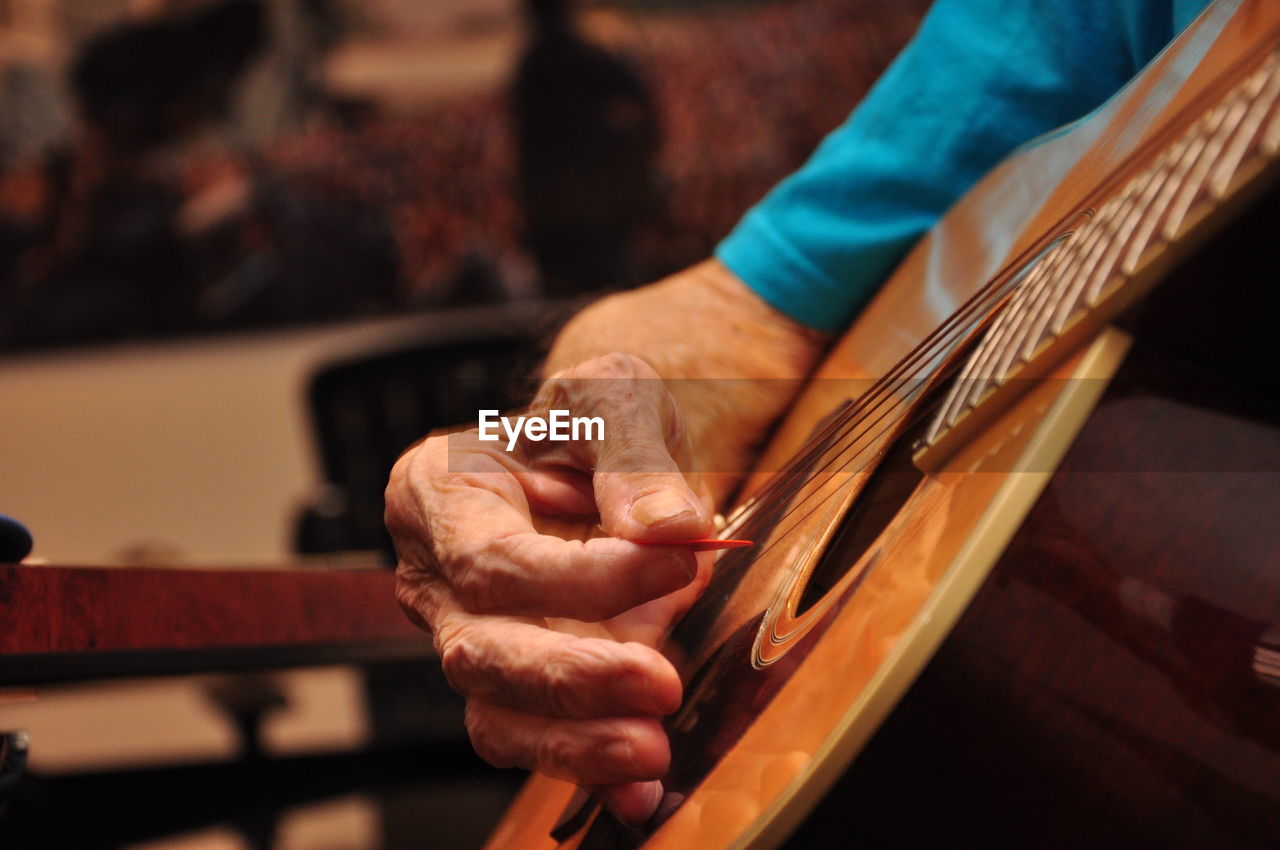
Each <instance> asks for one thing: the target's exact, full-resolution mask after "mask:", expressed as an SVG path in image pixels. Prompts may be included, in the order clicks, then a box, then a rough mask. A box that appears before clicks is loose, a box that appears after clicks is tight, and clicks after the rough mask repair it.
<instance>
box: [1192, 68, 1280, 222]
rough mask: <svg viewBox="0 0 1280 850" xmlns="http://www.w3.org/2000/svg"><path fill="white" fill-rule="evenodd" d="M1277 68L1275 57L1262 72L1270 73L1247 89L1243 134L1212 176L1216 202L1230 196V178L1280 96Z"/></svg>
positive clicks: (1241, 127) (1235, 141)
mask: <svg viewBox="0 0 1280 850" xmlns="http://www.w3.org/2000/svg"><path fill="white" fill-rule="evenodd" d="M1278 65H1280V61H1278V60H1277V59H1276V58H1273V59H1272V60H1271V61H1270V62H1268V63H1267V66H1266V67H1265V68H1264V69H1263V71H1265V72H1267V73H1259V74H1257V75H1255V76H1254V77H1253V78H1252V79H1251V80H1250V81H1249V86H1248V87H1249V90H1250V92H1251V94H1250V96H1251V97H1252V98H1253V103H1252V104H1251V105H1250V106H1249V111H1248V113H1246V114H1245V117H1244V120H1243V121H1241V125H1240V131H1239V132H1238V133H1237V134H1236V136H1235V138H1234V139H1232V141H1231V144H1230V146H1228V148H1227V150H1226V152H1225V153H1224V154H1223V156H1222V159H1221V160H1220V161H1219V162H1218V164H1217V165H1216V166H1215V167H1214V169H1213V173H1212V174H1211V175H1209V196H1210V197H1212V198H1213V199H1214V200H1215V201H1218V200H1221V199H1222V198H1223V196H1225V195H1226V194H1227V187H1228V186H1229V185H1230V183H1231V178H1232V177H1234V176H1235V174H1236V171H1237V170H1238V169H1239V167H1240V163H1241V161H1242V160H1243V159H1244V157H1245V155H1246V154H1247V153H1248V152H1249V149H1250V148H1251V147H1252V146H1253V144H1254V142H1255V141H1256V140H1257V137H1258V133H1259V132H1260V131H1261V130H1262V127H1263V122H1264V121H1265V120H1266V116H1267V113H1268V112H1269V111H1270V110H1271V108H1272V106H1273V105H1274V104H1275V102H1276V99H1277V98H1278V97H1280V74H1278V73H1276V70H1277V66H1278ZM1255 81H1256V82H1255Z"/></svg>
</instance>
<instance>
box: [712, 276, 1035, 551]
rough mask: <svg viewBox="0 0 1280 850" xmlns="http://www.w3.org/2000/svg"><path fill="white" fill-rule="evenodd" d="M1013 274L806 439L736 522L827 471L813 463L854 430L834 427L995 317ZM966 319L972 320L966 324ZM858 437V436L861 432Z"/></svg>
mask: <svg viewBox="0 0 1280 850" xmlns="http://www.w3.org/2000/svg"><path fill="white" fill-rule="evenodd" d="M1013 277H1014V276H1012V275H997V276H996V277H994V278H993V279H992V280H991V281H990V282H989V283H988V284H987V285H985V286H984V287H982V288H981V289H979V290H978V291H977V292H975V293H974V294H973V295H972V296H970V297H969V299H967V300H966V301H965V302H964V304H963V305H962V306H961V308H960V309H959V310H957V311H956V312H955V313H952V314H951V315H950V316H948V317H947V319H946V321H944V322H943V324H942V325H940V326H938V327H937V328H935V329H934V331H933V332H932V333H930V334H929V336H927V337H925V338H924V339H923V340H921V342H920V343H918V344H917V345H916V346H915V347H914V348H913V349H912V350H911V351H910V352H908V354H907V356H906V357H904V358H903V359H902V360H900V361H898V363H896V364H895V365H894V367H893V368H892V369H891V370H890V371H889V372H887V373H885V374H884V375H883V376H881V377H880V378H879V379H877V380H876V381H875V383H873V384H872V386H871V387H870V388H869V389H868V390H867V391H866V392H865V393H863V394H862V395H860V396H858V398H857V399H855V400H854V401H852V402H849V403H848V404H847V406H846V407H845V409H843V410H840V411H838V412H837V414H836V415H835V416H833V417H832V420H831V421H830V422H828V423H827V424H826V425H824V426H823V427H822V428H821V429H820V430H819V431H818V432H817V433H816V434H814V435H812V436H810V437H809V438H808V439H807V440H806V441H805V443H804V444H803V445H802V447H801V449H800V450H798V452H797V455H796V456H795V457H793V458H792V460H791V461H789V462H788V463H787V464H786V465H785V466H784V467H783V468H782V469H780V470H779V471H778V477H776V478H775V479H774V480H773V481H771V482H770V483H769V484H766V485H765V486H764V487H763V488H762V489H761V490H760V492H759V493H757V494H755V496H753V497H752V499H751V500H750V501H749V502H748V505H747V507H746V508H744V509H742V510H741V511H740V512H739V513H738V514H737V515H736V516H735V517H734V519H733V523H732V525H733V526H738V525H741V524H743V523H744V522H745V521H747V520H748V519H750V518H751V517H752V516H753V515H754V513H755V512H757V511H759V510H760V509H762V508H764V507H766V506H767V502H768V501H769V500H770V499H772V498H773V497H775V496H776V495H778V493H779V492H780V491H781V490H783V489H786V488H788V487H790V486H791V485H792V484H793V483H797V479H805V480H808V479H811V478H812V476H814V475H816V474H818V473H820V472H822V470H823V469H825V468H826V466H828V465H829V464H830V463H831V462H832V460H828V461H827V462H825V463H823V465H822V466H819V467H817V468H816V469H815V468H812V466H813V464H815V463H818V462H819V461H820V459H821V457H822V456H823V455H825V454H827V453H828V452H831V451H833V450H836V451H837V454H839V451H843V449H837V447H838V446H839V445H840V441H842V440H843V439H844V438H845V437H847V436H848V435H849V431H848V430H844V431H842V432H841V433H840V434H834V433H833V432H835V431H837V430H840V429H842V428H845V427H846V426H848V425H850V424H852V423H853V420H854V419H855V417H857V416H858V415H859V414H861V413H870V412H874V411H875V410H876V409H878V408H879V407H880V406H881V405H883V404H884V402H885V401H887V400H889V399H891V398H898V396H896V395H888V396H887V397H885V396H886V393H896V392H897V390H899V389H901V387H902V386H904V385H905V384H906V383H907V382H909V381H910V380H911V379H912V378H914V377H916V376H917V375H919V374H920V372H921V371H922V369H923V367H920V368H917V369H915V371H913V372H911V373H910V374H907V375H905V376H904V375H902V373H903V372H904V371H905V370H907V369H909V368H911V367H912V365H913V364H914V363H916V362H917V361H919V360H920V359H921V358H922V357H926V355H927V359H926V360H925V364H926V365H927V364H928V363H929V362H932V361H933V360H934V359H935V358H937V357H938V356H939V355H942V354H944V353H945V351H946V349H947V348H948V347H949V346H951V345H952V344H953V343H954V342H956V341H957V340H955V339H954V337H955V336H956V335H957V332H958V333H960V334H965V333H971V332H972V331H974V330H975V329H976V328H977V327H979V326H981V324H982V323H983V322H985V321H989V320H990V318H991V316H992V315H994V313H995V311H996V310H998V309H999V307H1000V301H1001V300H1002V299H1007V298H1009V297H1010V296H1011V295H1012V293H1013V291H1014V290H1013V288H1012V287H1010V284H1011V283H1012V282H1013ZM983 302H988V303H983ZM975 315H977V316H978V318H977V320H976V321H971V320H973V319H974V317H975ZM965 322H968V323H967V324H963V323H965ZM931 377H932V376H931ZM891 385H894V386H891ZM877 396H879V397H880V399H879V401H877V402H876V404H875V406H873V407H868V405H869V404H870V403H871V401H873V400H874V399H875V398H876V397H877ZM833 438H834V439H833ZM855 439H857V437H856V436H855ZM798 483H799V484H800V485H801V486H803V483H804V481H803V480H801V481H799V482H798ZM784 518H785V517H784Z"/></svg>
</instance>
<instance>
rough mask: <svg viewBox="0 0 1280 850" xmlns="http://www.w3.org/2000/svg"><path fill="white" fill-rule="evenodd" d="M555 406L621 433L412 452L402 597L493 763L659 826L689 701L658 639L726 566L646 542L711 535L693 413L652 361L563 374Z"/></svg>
mask: <svg viewBox="0 0 1280 850" xmlns="http://www.w3.org/2000/svg"><path fill="white" fill-rule="evenodd" d="M551 408H557V409H565V410H569V411H570V412H571V414H572V415H573V416H600V417H602V418H603V419H604V421H605V434H604V438H603V439H601V440H593V441H590V442H587V441H579V442H567V443H566V442H547V441H544V442H530V441H527V440H525V441H521V443H520V444H519V445H517V447H516V448H515V450H514V451H512V452H510V453H509V452H507V451H506V450H505V445H506V442H505V439H504V440H502V441H499V442H482V441H480V440H479V438H478V432H477V431H474V430H473V431H468V432H465V433H454V434H452V435H448V436H436V437H431V438H429V439H427V440H426V441H424V442H423V443H421V444H419V445H418V446H417V447H416V448H414V449H412V450H411V451H409V452H408V453H406V454H405V455H404V457H402V458H401V459H400V461H399V462H398V463H397V464H396V467H395V470H394V471H393V472H392V475H391V482H390V484H389V486H388V488H387V527H388V528H389V529H390V531H391V534H392V537H393V539H394V540H395V544H396V551H397V554H398V556H399V566H398V572H397V597H398V599H399V601H400V604H401V605H402V606H403V608H404V609H405V611H406V612H407V613H408V614H409V616H410V618H411V619H413V620H414V621H415V622H416V623H418V624H419V625H421V626H423V627H424V628H426V629H429V630H430V631H431V633H432V635H433V636H434V638H435V644H436V649H437V651H438V652H439V655H440V659H441V663H442V665H443V667H444V671H445V674H446V676H447V677H448V679H449V682H450V683H451V684H452V685H453V687H454V688H455V689H456V690H458V691H459V692H460V693H462V694H463V695H464V696H465V697H466V698H467V730H468V733H469V734H470V736H471V741H472V744H473V745H474V746H475V748H476V751H477V752H478V753H479V754H480V755H481V756H482V757H483V758H484V759H485V760H486V761H489V762H490V763H492V764H494V765H497V766H500V767H509V766H520V767H525V768H529V769H534V770H538V771H541V772H543V773H546V774H548V775H551V776H555V777H558V778H562V779H566V780H570V781H574V782H578V783H581V784H585V785H593V786H599V789H600V793H601V795H602V797H603V798H604V800H605V803H606V805H608V806H609V807H610V808H611V809H612V810H613V811H614V812H615V813H616V814H618V815H619V816H620V817H622V818H623V819H625V820H629V821H633V822H636V821H641V820H644V819H645V818H647V817H648V816H649V815H650V814H651V813H652V811H653V809H654V808H655V807H656V806H657V803H658V800H659V798H660V795H661V787H660V784H659V783H658V782H656V781H654V780H655V779H656V778H657V777H658V776H660V775H661V774H662V773H664V772H665V770H666V768H667V765H668V762H669V760H670V752H669V749H668V744H667V740H666V736H665V735H664V733H663V731H662V727H661V724H660V718H661V717H662V716H663V715H665V714H669V713H671V712H673V711H675V710H676V709H677V708H678V707H679V705H680V700H681V683H680V678H679V676H678V675H677V673H676V670H675V668H674V667H673V666H672V664H671V663H670V661H668V660H667V659H666V658H665V657H663V655H662V654H661V653H659V652H658V651H657V650H656V649H654V647H655V646H656V645H657V644H658V642H659V641H660V640H661V639H662V637H663V635H664V634H665V632H666V630H667V628H668V627H669V625H670V624H671V622H672V621H673V620H674V619H675V618H676V617H677V616H679V614H681V613H682V612H683V610H684V609H685V608H687V607H688V605H689V604H691V603H692V601H693V599H694V598H695V597H696V595H697V593H698V592H699V591H700V590H701V588H702V587H703V586H704V585H705V582H706V580H707V578H708V576H709V572H710V563H711V556H710V554H709V553H708V554H704V555H694V554H693V553H691V552H689V551H688V550H687V549H684V548H681V547H678V546H662V545H639V544H638V543H637V542H634V541H650V542H654V543H660V542H661V541H663V540H680V539H689V538H698V537H704V536H706V535H707V534H708V533H710V531H711V520H710V509H709V507H708V505H707V504H706V501H707V500H704V499H701V498H699V496H698V495H696V494H695V491H694V489H693V488H692V487H691V486H690V483H689V481H688V480H686V477H685V474H684V473H682V471H681V469H682V468H684V469H688V468H689V460H690V458H689V454H690V451H689V446H688V440H687V437H686V435H685V431H684V428H683V425H682V423H681V419H680V413H679V411H678V410H677V408H676V404H675V402H674V400H673V399H672V398H671V396H670V394H669V393H668V392H667V391H666V389H665V388H664V387H663V385H662V382H661V380H660V379H659V378H658V376H657V374H656V373H655V372H654V371H653V370H652V369H651V368H649V367H648V366H647V365H646V364H645V363H644V362H643V361H642V360H640V359H638V358H635V357H632V356H630V355H610V356H607V357H601V358H598V359H596V360H591V361H589V362H587V363H584V364H581V365H579V366H576V367H574V368H572V369H569V370H567V371H565V372H562V373H561V374H559V375H557V376H556V377H554V378H552V379H551V380H549V381H548V382H547V383H546V384H545V385H544V387H543V388H542V390H541V392H540V393H539V394H538V397H537V398H536V399H535V400H534V402H533V405H532V406H531V407H530V412H531V413H541V414H543V415H545V412H546V411H547V410H549V409H551ZM691 477H692V476H691ZM601 528H602V529H603V531H604V533H605V535H607V536H595V537H590V538H588V535H590V534H591V533H592V531H593V530H594V531H595V533H596V534H599V529H601Z"/></svg>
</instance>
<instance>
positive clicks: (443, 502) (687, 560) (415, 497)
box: [387, 440, 697, 621]
mask: <svg viewBox="0 0 1280 850" xmlns="http://www.w3.org/2000/svg"><path fill="white" fill-rule="evenodd" d="M446 443H447V441H445V440H428V441H427V442H426V443H424V444H423V446H422V447H421V448H420V449H419V450H418V456H416V457H414V458H411V459H410V460H408V461H405V462H404V466H403V467H402V466H401V465H400V464H398V465H397V472H396V473H395V474H394V476H393V485H392V487H389V488H388V490H387V524H388V528H390V529H391V532H392V535H393V537H394V538H395V540H396V545H397V550H398V551H400V553H401V558H402V561H404V562H405V563H406V564H408V563H412V564H415V565H417V567H419V568H422V569H418V570H417V572H416V574H418V575H421V574H422V572H423V570H424V569H425V570H426V571H427V572H431V571H435V570H438V571H439V572H440V573H441V574H442V575H443V577H444V578H445V580H446V582H447V584H448V585H449V586H450V587H452V588H453V591H454V593H455V594H456V596H457V598H458V600H459V601H460V602H461V604H462V606H463V607H464V608H466V609H467V610H469V611H471V612H473V613H478V614H508V615H516V616H538V617H571V618H574V619H578V620H587V621H598V620H602V619H607V618H609V617H613V616H615V615H617V614H619V613H621V612H623V611H626V610H628V609H630V608H632V607H635V606H636V605H640V604H642V603H644V602H647V601H649V600H651V599H655V598H658V597H661V596H664V595H666V594H668V593H671V592H673V591H675V590H678V589H680V588H682V587H684V586H686V585H688V584H689V583H690V581H692V580H693V578H694V576H695V575H696V572H697V561H696V559H695V558H694V556H693V553H691V552H688V551H686V550H683V549H679V548H676V547H661V546H659V547H653V546H649V547H646V546H640V545H637V544H635V543H632V542H629V541H626V540H621V539H616V538H596V539H592V540H588V541H586V542H583V541H580V540H566V539H563V538H561V537H557V536H553V535H548V534H539V533H537V532H536V531H534V529H533V525H532V522H531V515H530V513H529V506H528V502H527V500H526V495H525V492H524V490H523V489H522V487H521V484H520V483H519V480H518V479H517V477H516V476H514V475H512V474H510V472H509V468H508V464H513V463H514V461H511V460H509V459H507V458H503V457H499V456H497V455H495V454H494V452H493V450H492V449H487V448H486V449H479V448H477V447H475V446H474V445H468V444H466V443H465V442H461V441H460V446H459V447H458V448H449V447H448V446H447V445H446ZM406 493H408V494H410V495H406ZM403 572H404V570H403V569H402V573H403Z"/></svg>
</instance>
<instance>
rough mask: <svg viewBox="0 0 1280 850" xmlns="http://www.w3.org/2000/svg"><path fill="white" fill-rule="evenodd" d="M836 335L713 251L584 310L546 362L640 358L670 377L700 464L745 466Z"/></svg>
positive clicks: (551, 367) (553, 365)
mask: <svg viewBox="0 0 1280 850" xmlns="http://www.w3.org/2000/svg"><path fill="white" fill-rule="evenodd" d="M827 342H828V340H827V339H826V337H824V336H822V335H820V334H818V333H815V332H814V331H812V330H809V329H808V328H805V327H804V326H802V325H799V324H797V323H795V322H793V321H791V320H790V319H787V318H786V317H784V316H782V315H781V314H780V313H778V312H777V311H776V310H774V309H773V308H772V307H770V306H769V305H768V304H766V303H765V302H764V301H762V300H761V299H760V298H759V297H758V296H756V295H755V293H753V292H752V291H751V290H750V289H748V288H747V287H746V285H745V284H743V283H742V282H741V281H740V280H738V279H737V278H736V277H735V276H734V275H733V274H732V273H731V272H729V270H728V269H726V268H725V267H724V266H723V265H721V264H720V263H719V262H717V261H715V260H709V261H707V262H704V263H700V264H698V265H696V266H693V267H692V268H690V269H687V270H686V271H683V272H680V273H679V274H676V275H673V276H672V277H670V278H667V279H666V280H663V281H659V282H658V283H654V284H651V285H649V286H646V287H642V288H640V289H636V290H631V291H629V292H624V293H620V294H618V295H613V296H610V297H608V298H605V299H603V300H601V301H599V302H596V303H595V304H593V305H591V306H590V307H588V308H587V309H585V310H583V311H582V313H580V314H579V315H578V316H577V317H575V318H574V319H573V321H572V322H570V323H569V325H568V326H567V327H566V328H565V329H564V330H563V331H562V332H561V334H560V336H559V337H558V338H557V339H556V342H555V345H554V347H553V348H552V350H551V354H550V356H549V358H548V360H547V365H546V369H545V371H546V374H548V375H551V374H554V373H556V372H558V371H560V370H562V369H565V368H567V367H569V366H571V365H574V364H576V363H580V362H583V361H585V360H589V359H591V358H593V357H599V356H601V355H604V354H608V353H612V352H616V351H621V352H626V353H629V354H634V355H636V356H638V357H641V358H642V359H644V360H645V361H647V362H648V363H649V364H650V365H651V366H653V368H654V369H655V370H656V371H657V372H658V374H660V375H662V376H663V378H665V379H667V384H668V388H669V389H670V391H671V393H672V394H673V395H674V396H675V397H676V401H677V402H678V403H679V405H680V409H681V411H682V413H683V416H684V421H685V425H686V427H687V428H688V430H689V434H690V441H691V443H692V445H693V448H694V452H695V456H696V457H697V459H698V464H699V467H700V468H701V469H704V470H709V471H714V472H732V473H741V472H744V471H745V466H746V464H747V461H748V459H749V458H750V457H751V455H752V454H753V452H754V449H755V448H756V446H757V444H758V443H759V441H760V439H761V438H762V437H763V435H764V434H765V433H766V432H767V430H768V429H769V427H770V426H771V425H772V424H773V422H774V421H775V420H776V419H777V418H778V417H779V416H780V415H781V414H782V412H783V411H784V410H785V409H786V407H787V405H788V404H789V402H790V401H791V399H792V398H793V396H794V395H795V393H796V391H797V390H798V389H799V387H800V384H801V381H802V379H803V378H805V377H806V376H807V375H808V374H809V373H810V372H811V371H812V369H813V368H814V366H815V364H816V362H817V360H818V358H819V356H820V355H821V354H822V352H823V351H824V350H825V348H826V345H827ZM729 480H730V479H728V478H726V479H722V480H721V481H720V482H719V485H718V486H717V487H716V488H715V489H717V490H718V491H720V492H718V493H717V495H718V496H723V495H724V491H725V490H726V489H727V487H728V486H729Z"/></svg>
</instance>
